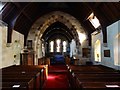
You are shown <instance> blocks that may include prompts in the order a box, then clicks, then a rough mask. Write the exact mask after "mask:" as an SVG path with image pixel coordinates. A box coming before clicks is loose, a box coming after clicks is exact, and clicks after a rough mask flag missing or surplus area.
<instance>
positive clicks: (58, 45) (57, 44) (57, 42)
mask: <svg viewBox="0 0 120 90" xmlns="http://www.w3.org/2000/svg"><path fill="white" fill-rule="evenodd" d="M60 43H61V40H60V39H56V52H60Z"/></svg>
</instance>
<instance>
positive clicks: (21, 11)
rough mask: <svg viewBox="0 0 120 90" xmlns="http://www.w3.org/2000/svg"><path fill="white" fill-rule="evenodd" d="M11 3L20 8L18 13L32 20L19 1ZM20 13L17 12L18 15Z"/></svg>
mask: <svg viewBox="0 0 120 90" xmlns="http://www.w3.org/2000/svg"><path fill="white" fill-rule="evenodd" d="M13 4H14V5H15V6H16V7H17V8H18V9H20V14H23V15H24V16H25V17H26V18H27V19H28V20H29V21H30V22H32V21H33V20H32V19H31V18H30V17H29V15H28V14H27V13H26V12H25V11H24V10H25V8H23V9H22V8H21V6H20V4H19V3H16V2H13ZM25 7H26V6H25ZM20 14H19V15H20Z"/></svg>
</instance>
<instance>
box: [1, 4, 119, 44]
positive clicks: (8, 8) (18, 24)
mask: <svg viewBox="0 0 120 90" xmlns="http://www.w3.org/2000/svg"><path fill="white" fill-rule="evenodd" d="M56 10H57V11H63V12H66V13H68V14H70V15H72V16H73V17H75V18H76V19H78V20H79V22H80V23H81V25H82V26H83V27H84V29H85V30H86V31H87V32H88V33H89V37H90V34H91V33H92V32H94V31H95V28H94V27H93V26H92V25H91V23H90V22H89V21H88V20H87V17H88V16H89V15H90V14H91V12H94V14H95V15H96V16H97V18H98V19H99V21H100V23H101V27H102V31H103V35H104V42H107V35H106V27H107V26H108V25H110V24H112V23H114V22H116V21H117V20H120V2H8V3H6V4H5V6H4V7H3V9H2V11H1V15H2V20H3V21H4V22H6V23H7V24H8V33H9V35H8V42H11V33H12V29H14V30H16V31H18V32H20V33H22V34H24V35H25V39H26V38H27V35H28V33H29V30H30V28H31V26H32V25H33V23H34V22H35V21H36V20H37V19H38V18H39V17H41V16H43V15H44V14H47V13H49V12H51V11H56Z"/></svg>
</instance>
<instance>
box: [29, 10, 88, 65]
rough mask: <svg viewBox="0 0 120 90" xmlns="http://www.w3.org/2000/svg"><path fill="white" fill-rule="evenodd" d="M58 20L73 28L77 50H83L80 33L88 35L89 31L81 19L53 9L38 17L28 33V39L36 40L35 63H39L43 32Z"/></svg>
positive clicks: (34, 44)
mask: <svg viewBox="0 0 120 90" xmlns="http://www.w3.org/2000/svg"><path fill="white" fill-rule="evenodd" d="M58 21H59V22H61V23H63V24H64V25H66V26H67V27H68V28H69V29H70V30H72V34H73V36H74V39H75V41H76V47H77V49H78V51H77V52H81V51H80V50H81V47H80V40H79V36H78V33H83V34H85V35H86V34H87V32H85V30H84V29H83V27H82V26H81V24H80V23H79V21H78V20H77V19H76V18H74V17H73V16H71V15H70V14H67V13H65V12H61V11H53V12H50V13H48V14H46V15H43V16H42V17H40V18H39V19H37V20H36V21H35V23H34V24H33V25H32V27H31V29H30V32H29V34H28V38H27V39H28V40H29V39H32V40H33V41H34V43H33V46H34V51H36V53H35V56H36V57H35V64H37V58H38V54H37V51H40V50H38V47H39V46H40V44H39V41H40V40H41V37H42V35H43V33H44V32H45V30H46V29H47V28H48V27H49V26H50V25H52V24H53V23H55V22H58ZM31 34H32V35H31ZM31 36H32V37H31ZM86 37H87V35H86ZM41 41H42V40H41ZM38 53H39V52H38Z"/></svg>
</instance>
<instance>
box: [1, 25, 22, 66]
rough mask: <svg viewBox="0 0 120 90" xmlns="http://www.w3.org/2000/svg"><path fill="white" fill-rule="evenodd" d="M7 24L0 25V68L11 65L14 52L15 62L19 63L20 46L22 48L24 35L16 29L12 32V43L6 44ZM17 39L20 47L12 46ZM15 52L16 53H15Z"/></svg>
mask: <svg viewBox="0 0 120 90" xmlns="http://www.w3.org/2000/svg"><path fill="white" fill-rule="evenodd" d="M7 29H8V28H7V26H4V25H3V26H0V68H3V67H7V66H11V65H13V64H15V62H14V60H15V59H14V54H16V55H17V57H16V59H17V60H16V61H17V62H16V64H19V61H20V56H19V55H18V53H19V54H20V52H18V51H20V48H23V45H24V36H23V35H22V34H20V33H18V32H16V31H14V30H13V32H12V43H10V44H9V45H8V43H7ZM15 40H18V41H19V42H20V45H21V47H20V48H17V49H15V48H14V45H15V44H14V41H15ZM15 52H16V53H15Z"/></svg>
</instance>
